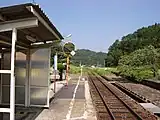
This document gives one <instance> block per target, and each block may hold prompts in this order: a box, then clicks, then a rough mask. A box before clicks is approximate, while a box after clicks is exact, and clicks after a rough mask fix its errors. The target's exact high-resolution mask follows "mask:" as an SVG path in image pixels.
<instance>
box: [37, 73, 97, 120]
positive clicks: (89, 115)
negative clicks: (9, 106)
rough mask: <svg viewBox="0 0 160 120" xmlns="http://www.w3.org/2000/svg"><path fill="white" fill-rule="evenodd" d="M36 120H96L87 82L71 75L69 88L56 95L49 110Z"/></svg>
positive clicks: (66, 87)
mask: <svg viewBox="0 0 160 120" xmlns="http://www.w3.org/2000/svg"><path fill="white" fill-rule="evenodd" d="M35 120H96V116H95V111H94V108H93V105H92V100H91V97H90V93H89V86H88V82H87V80H86V79H85V80H82V79H80V77H79V76H77V75H71V80H70V81H69V84H68V86H64V87H62V88H61V90H60V91H58V92H57V93H56V94H55V97H54V99H53V100H52V101H51V103H50V107H49V109H44V110H43V111H41V113H40V114H39V115H38V116H37V117H36V119H35Z"/></svg>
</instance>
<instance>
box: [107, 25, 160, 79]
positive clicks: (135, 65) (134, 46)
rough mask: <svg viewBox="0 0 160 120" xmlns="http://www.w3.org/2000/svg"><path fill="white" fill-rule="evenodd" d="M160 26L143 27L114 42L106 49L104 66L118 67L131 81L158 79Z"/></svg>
mask: <svg viewBox="0 0 160 120" xmlns="http://www.w3.org/2000/svg"><path fill="white" fill-rule="evenodd" d="M159 48H160V24H159V23H158V24H157V23H156V24H154V25H151V26H148V27H143V28H140V29H138V30H137V31H135V32H134V33H132V34H128V35H126V36H124V37H122V39H121V40H116V41H115V42H114V43H113V44H112V45H111V46H110V47H109V49H108V53H107V57H106V66H109V67H111V66H118V67H117V68H118V70H119V71H120V73H121V74H122V75H126V76H129V77H131V78H133V79H139V80H142V79H145V78H151V77H159V74H158V69H159V65H160V52H159V51H160V50H159Z"/></svg>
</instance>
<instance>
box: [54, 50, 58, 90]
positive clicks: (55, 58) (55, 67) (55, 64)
mask: <svg viewBox="0 0 160 120" xmlns="http://www.w3.org/2000/svg"><path fill="white" fill-rule="evenodd" d="M56 73H57V53H56V54H55V56H54V74H55V75H54V93H56Z"/></svg>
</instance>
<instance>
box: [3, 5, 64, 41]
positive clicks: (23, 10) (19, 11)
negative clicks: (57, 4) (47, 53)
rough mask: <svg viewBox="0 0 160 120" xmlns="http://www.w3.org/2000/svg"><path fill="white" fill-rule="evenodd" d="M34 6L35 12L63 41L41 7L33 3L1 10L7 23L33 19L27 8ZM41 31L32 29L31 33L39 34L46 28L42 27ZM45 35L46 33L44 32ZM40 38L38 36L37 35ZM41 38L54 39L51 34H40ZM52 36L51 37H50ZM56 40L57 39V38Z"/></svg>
mask: <svg viewBox="0 0 160 120" xmlns="http://www.w3.org/2000/svg"><path fill="white" fill-rule="evenodd" d="M29 6H32V7H33V8H34V10H35V11H36V12H37V13H38V14H39V15H40V16H41V17H42V18H43V19H44V20H45V21H46V22H47V24H48V25H49V26H50V28H52V29H53V31H54V32H55V33H56V34H57V35H58V37H59V38H60V39H63V37H62V35H61V34H60V32H59V31H58V30H57V29H56V27H55V26H54V25H53V24H52V22H51V21H50V20H49V18H48V17H47V16H46V14H45V13H44V11H43V10H42V9H41V8H40V7H39V5H35V4H32V3H26V4H20V5H13V6H7V7H1V8H0V15H1V16H2V17H3V18H4V20H5V21H9V20H16V19H22V18H28V17H33V13H31V12H30V11H29V10H28V9H27V7H29ZM4 20H2V19H0V22H3V21H4ZM40 27H41V29H36V28H34V29H31V30H30V31H31V32H32V33H35V34H36V32H37V33H39V32H40V31H43V28H44V26H43V25H40ZM42 33H44V31H43V32H42ZM37 36H38V34H37ZM39 36H41V37H40V38H43V36H46V37H47V36H48V38H47V39H53V38H52V37H51V35H50V34H49V33H47V32H46V33H44V34H42V35H41V34H40V35H39ZM49 36H50V37H49ZM55 39H56V38H55Z"/></svg>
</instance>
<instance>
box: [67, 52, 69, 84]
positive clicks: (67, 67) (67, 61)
mask: <svg viewBox="0 0 160 120" xmlns="http://www.w3.org/2000/svg"><path fill="white" fill-rule="evenodd" d="M68 79H69V55H67V65H66V85H67V86H68V81H69V80H68Z"/></svg>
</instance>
